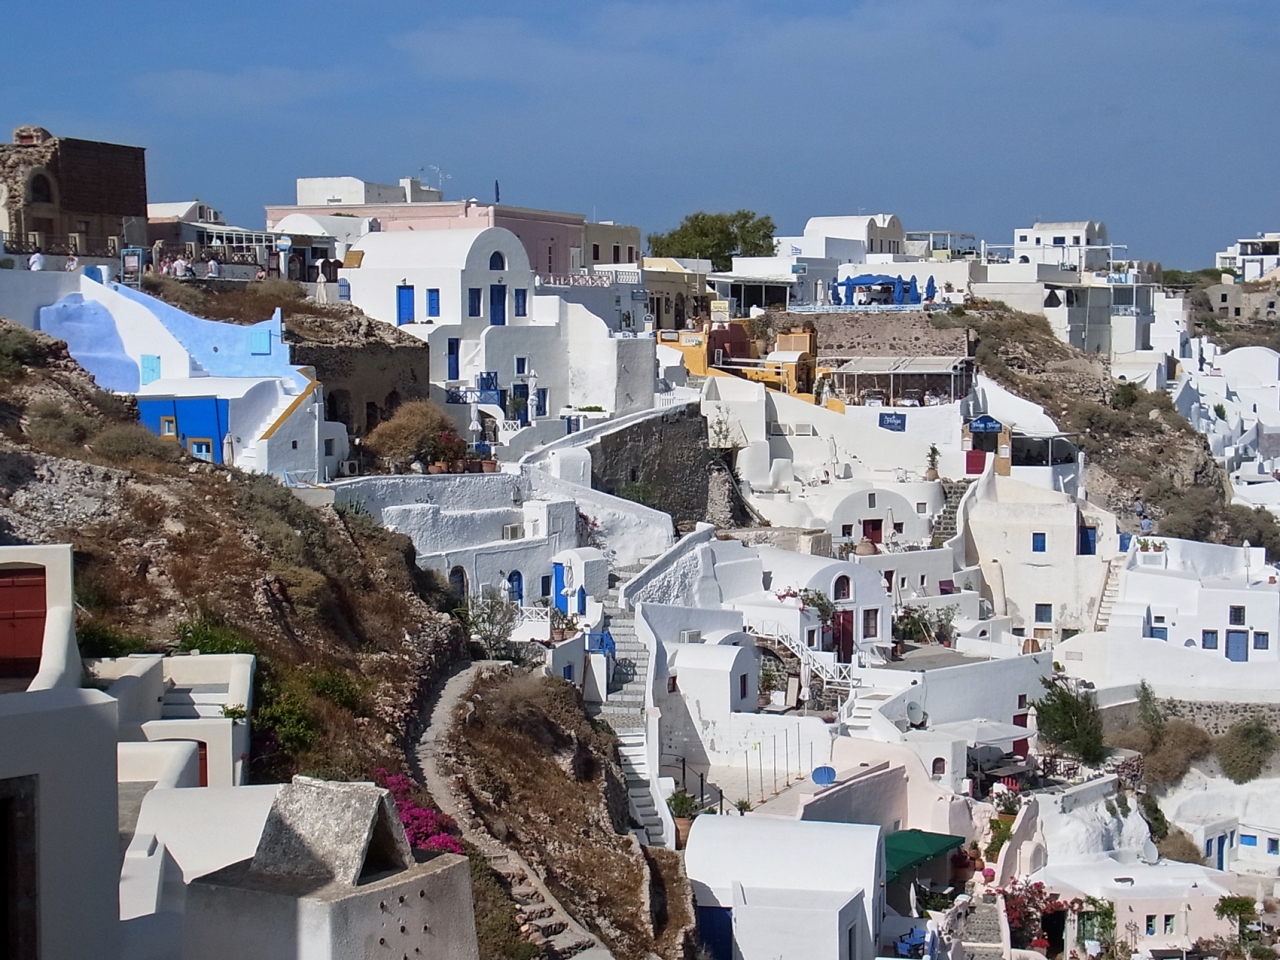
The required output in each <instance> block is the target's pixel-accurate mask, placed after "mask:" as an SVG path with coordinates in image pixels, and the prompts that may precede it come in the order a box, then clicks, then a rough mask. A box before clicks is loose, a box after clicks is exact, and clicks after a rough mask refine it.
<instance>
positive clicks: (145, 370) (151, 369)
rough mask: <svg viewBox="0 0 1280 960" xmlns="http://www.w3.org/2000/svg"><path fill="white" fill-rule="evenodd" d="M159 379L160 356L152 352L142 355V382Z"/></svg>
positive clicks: (146, 382) (152, 381) (151, 381)
mask: <svg viewBox="0 0 1280 960" xmlns="http://www.w3.org/2000/svg"><path fill="white" fill-rule="evenodd" d="M159 379H160V358H159V357H158V356H156V355H154V354H150V353H144V354H143V355H142V383H143V385H144V386H145V385H146V384H148V383H154V382H155V381H157V380H159Z"/></svg>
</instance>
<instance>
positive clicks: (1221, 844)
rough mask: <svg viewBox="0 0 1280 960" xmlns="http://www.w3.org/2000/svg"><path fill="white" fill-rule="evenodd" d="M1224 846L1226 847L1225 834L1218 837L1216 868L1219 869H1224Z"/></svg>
mask: <svg viewBox="0 0 1280 960" xmlns="http://www.w3.org/2000/svg"><path fill="white" fill-rule="evenodd" d="M1226 847H1227V838H1226V837H1225V836H1221V837H1219V838H1218V869H1219V870H1225V869H1226V857H1225V856H1224V853H1225V851H1226Z"/></svg>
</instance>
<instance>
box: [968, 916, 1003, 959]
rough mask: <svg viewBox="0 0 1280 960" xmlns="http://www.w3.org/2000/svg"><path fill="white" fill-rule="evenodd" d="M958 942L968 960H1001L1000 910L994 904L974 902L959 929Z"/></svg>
mask: <svg viewBox="0 0 1280 960" xmlns="http://www.w3.org/2000/svg"><path fill="white" fill-rule="evenodd" d="M960 942H961V943H962V944H963V946H964V957H966V958H968V960H1001V958H1003V957H1004V947H1003V946H1002V945H1001V943H1000V910H999V908H998V907H996V905H995V904H994V903H982V902H981V901H974V904H973V909H972V910H971V911H970V913H969V915H968V916H967V917H965V920H964V925H963V926H962V927H961V928H960Z"/></svg>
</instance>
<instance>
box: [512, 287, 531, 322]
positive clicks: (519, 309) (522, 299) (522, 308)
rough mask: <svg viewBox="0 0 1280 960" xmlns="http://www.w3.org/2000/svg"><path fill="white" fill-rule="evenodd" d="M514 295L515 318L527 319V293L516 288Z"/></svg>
mask: <svg viewBox="0 0 1280 960" xmlns="http://www.w3.org/2000/svg"><path fill="white" fill-rule="evenodd" d="M515 294H516V296H515V301H516V302H515V311H516V316H517V317H527V316H528V315H529V291H528V290H525V289H523V288H517V289H516V292H515Z"/></svg>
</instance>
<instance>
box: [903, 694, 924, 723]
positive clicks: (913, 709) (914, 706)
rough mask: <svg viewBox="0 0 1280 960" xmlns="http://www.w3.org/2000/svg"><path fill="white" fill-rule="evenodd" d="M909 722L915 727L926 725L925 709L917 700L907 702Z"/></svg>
mask: <svg viewBox="0 0 1280 960" xmlns="http://www.w3.org/2000/svg"><path fill="white" fill-rule="evenodd" d="M907 720H908V721H909V722H910V723H911V725H912V726H913V727H915V726H919V725H920V724H922V723H924V707H922V706H920V704H919V703H917V702H916V701H915V700H908V701H907Z"/></svg>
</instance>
